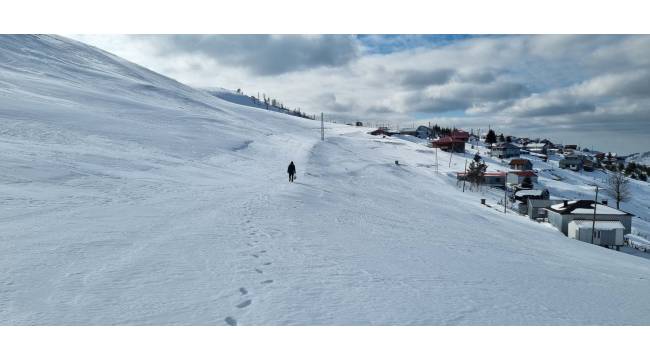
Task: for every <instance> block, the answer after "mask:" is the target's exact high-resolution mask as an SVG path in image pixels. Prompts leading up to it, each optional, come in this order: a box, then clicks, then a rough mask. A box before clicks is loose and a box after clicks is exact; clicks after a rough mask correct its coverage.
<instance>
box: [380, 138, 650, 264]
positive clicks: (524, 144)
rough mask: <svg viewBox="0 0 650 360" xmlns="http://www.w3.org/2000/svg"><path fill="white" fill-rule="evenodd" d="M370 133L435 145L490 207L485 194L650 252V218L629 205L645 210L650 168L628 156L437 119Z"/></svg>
mask: <svg viewBox="0 0 650 360" xmlns="http://www.w3.org/2000/svg"><path fill="white" fill-rule="evenodd" d="M369 134H371V135H375V136H383V137H384V138H385V137H387V136H389V137H391V136H392V137H400V138H402V139H406V140H411V141H415V142H419V143H421V144H422V145H424V146H427V147H429V148H432V149H434V150H435V151H434V153H435V157H436V163H435V165H434V168H435V169H436V171H438V170H440V171H442V172H445V173H446V174H447V175H448V176H450V177H451V176H453V177H455V179H456V182H457V186H458V187H459V188H462V191H466V189H467V191H472V190H476V191H478V192H479V193H480V194H481V196H483V195H488V196H489V197H491V198H493V199H495V200H496V204H492V205H490V204H489V203H488V202H486V199H485V198H482V199H481V202H482V203H483V204H485V205H486V206H489V207H494V208H495V209H499V210H500V211H504V212H507V211H511V212H514V213H516V214H519V215H522V216H526V217H528V218H529V219H530V220H532V221H536V222H542V223H547V224H549V225H550V226H553V227H554V228H556V229H557V230H558V231H560V232H562V233H563V234H564V235H565V236H567V237H569V238H571V239H576V240H580V241H583V242H587V243H591V244H594V245H600V246H603V247H608V248H612V249H616V250H621V248H622V247H623V246H629V248H628V249H627V251H628V252H632V253H636V252H637V251H642V252H646V251H650V240H649V239H650V232H648V229H650V223H649V220H650V219H647V218H644V217H642V216H637V215H635V214H634V213H632V212H628V211H626V210H624V209H627V208H631V209H638V212H639V214H644V213H646V212H647V205H646V203H645V201H646V200H647V199H648V198H647V196H646V195H647V193H648V189H649V188H650V187H649V186H648V183H647V182H646V181H647V178H648V175H649V174H650V167H648V166H645V165H643V164H637V163H636V162H626V156H620V155H617V154H615V153H611V152H607V153H605V152H601V151H596V150H593V149H587V148H580V147H579V146H578V145H573V144H566V145H563V144H559V143H553V142H552V141H551V140H548V139H539V138H537V139H531V138H527V137H516V136H511V135H508V136H504V135H503V134H501V135H499V136H496V134H495V132H494V131H493V130H489V131H488V132H486V133H480V134H479V133H478V132H477V133H474V130H473V129H472V130H470V131H464V130H460V129H444V128H440V127H439V126H437V125H435V126H432V127H427V126H424V125H421V126H419V127H417V128H403V129H400V130H391V129H389V128H387V127H380V128H378V129H376V130H373V131H370V132H369ZM415 139H417V140H415ZM438 150H440V151H438ZM445 154H447V155H445ZM447 156H448V157H449V164H448V166H447V164H445V163H446V162H447ZM454 156H456V157H458V158H461V159H465V160H463V161H464V168H463V169H462V171H459V169H458V166H455V167H452V163H451V160H452V159H453V157H454ZM443 157H444V159H443ZM468 164H469V166H470V170H471V169H475V170H474V174H472V173H471V171H468ZM456 165H458V163H456ZM461 165H462V164H461ZM481 165H482V167H481ZM612 179H617V180H618V181H619V182H622V183H623V184H618V185H619V187H620V188H619V189H618V191H616V190H614V189H612V184H609V183H608V182H611V180H612ZM597 186H598V188H599V193H598V194H596V187H597ZM499 192H500V193H501V195H498V194H499ZM590 193H591V194H590ZM495 195H496V196H495ZM616 198H618V200H619V202H618V203H617V201H616ZM633 219H634V222H633Z"/></svg>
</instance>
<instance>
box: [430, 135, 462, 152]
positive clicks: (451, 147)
mask: <svg viewBox="0 0 650 360" xmlns="http://www.w3.org/2000/svg"><path fill="white" fill-rule="evenodd" d="M431 145H432V147H434V148H438V149H440V150H443V151H448V152H449V151H450V152H457V153H464V152H465V142H464V141H462V140H457V139H453V138H452V137H451V136H445V137H443V138H441V139H437V140H433V141H432V142H431Z"/></svg>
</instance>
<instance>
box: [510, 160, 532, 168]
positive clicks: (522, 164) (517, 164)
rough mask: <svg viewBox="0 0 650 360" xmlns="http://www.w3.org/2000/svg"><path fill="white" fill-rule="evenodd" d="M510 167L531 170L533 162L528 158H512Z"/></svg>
mask: <svg viewBox="0 0 650 360" xmlns="http://www.w3.org/2000/svg"><path fill="white" fill-rule="evenodd" d="M510 168H511V169H512V170H533V163H532V162H530V160H528V159H512V160H510Z"/></svg>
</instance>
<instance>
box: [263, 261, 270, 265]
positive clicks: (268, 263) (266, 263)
mask: <svg viewBox="0 0 650 360" xmlns="http://www.w3.org/2000/svg"><path fill="white" fill-rule="evenodd" d="M271 264H272V262H270V261H269V262H265V263H264V264H262V265H265V266H269V265H271Z"/></svg>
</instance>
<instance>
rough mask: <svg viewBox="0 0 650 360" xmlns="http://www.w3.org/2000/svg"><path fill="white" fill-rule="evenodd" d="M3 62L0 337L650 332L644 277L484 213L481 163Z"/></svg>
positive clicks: (146, 82) (40, 45)
mask: <svg viewBox="0 0 650 360" xmlns="http://www.w3.org/2000/svg"><path fill="white" fill-rule="evenodd" d="M0 49H1V50H2V51H0V147H1V148H0V204H1V205H2V206H1V207H0V324H3V325H9V324H12V325H13V324H43V325H55V324H56V325H59V324H95V325H98V324H207V325H212V324H214V325H225V324H239V325H267V324H268V325H271V324H275V325H283V324H309V325H316V324H339V325H352V324H377V325H388V324H402V325H412V324H421V325H446V324H495V325H497V324H525V325H533V324H645V325H647V324H650V312H649V311H648V304H647V300H648V298H649V296H650V262H649V261H648V260H647V259H643V258H640V257H635V256H630V255H628V254H624V253H621V252H616V251H611V250H607V249H603V248H599V247H596V246H592V245H589V244H585V243H581V242H578V241H575V240H570V239H568V238H566V237H564V236H563V235H562V234H561V233H559V232H557V231H556V230H555V229H553V228H551V227H549V226H548V225H544V224H537V223H534V222H531V221H529V220H527V218H524V217H521V216H518V215H516V214H513V213H511V212H509V213H508V214H503V213H502V212H500V211H498V210H497V209H495V208H489V207H485V206H482V205H480V202H479V198H480V197H482V196H483V195H482V194H480V193H475V192H470V191H466V192H464V193H463V192H461V191H460V190H459V189H458V188H457V187H456V181H455V179H454V178H453V177H451V176H449V175H451V172H450V171H449V170H450V169H460V168H462V166H463V165H464V157H462V156H456V155H454V157H453V158H451V163H452V165H451V166H452V168H449V166H448V160H449V159H448V158H445V160H443V156H448V154H442V153H439V154H438V155H439V156H440V159H439V160H440V168H439V171H438V172H436V171H435V169H434V168H432V164H433V159H434V152H433V150H432V149H429V148H426V147H424V146H422V145H421V144H418V143H414V142H411V141H406V140H403V139H393V138H381V137H373V136H370V135H367V134H366V132H367V131H368V129H366V128H358V127H350V126H345V125H336V124H328V128H327V130H326V140H325V141H324V142H321V141H320V139H319V138H320V129H319V125H320V124H319V123H318V122H315V121H310V120H306V119H301V118H297V117H293V116H288V115H284V114H279V113H274V112H269V111H265V110H260V109H256V108H252V107H245V106H241V105H237V104H232V103H229V102H226V101H223V100H221V99H218V98H216V97H214V96H211V95H209V94H207V93H205V92H203V91H200V90H196V89H193V88H190V87H187V86H185V85H182V84H180V83H178V82H175V81H173V80H170V79H168V78H165V77H163V76H160V75H158V74H155V73H153V72H150V71H148V70H146V69H144V68H141V67H138V66H136V65H134V64H131V63H128V62H126V61H124V60H121V59H119V58H117V57H115V56H112V55H110V54H107V53H105V52H103V51H100V50H98V49H95V48H91V47H88V46H86V45H83V44H80V43H77V42H74V41H70V40H67V39H64V38H58V37H26V36H18V37H12V36H0ZM468 156H469V155H468ZM291 160H293V161H294V162H295V163H296V165H297V168H298V178H297V181H296V182H295V183H293V184H289V183H288V181H287V175H286V166H287V165H288V163H289V161H291ZM395 160H398V161H399V164H400V165H395ZM490 161H492V160H490ZM493 165H494V164H493ZM445 167H446V169H448V170H447V171H443V170H444V168H445ZM576 176H578V175H576ZM543 181H544V182H545V183H548V181H547V180H543ZM585 191H586V190H585ZM645 214H646V216H647V211H646V212H645Z"/></svg>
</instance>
